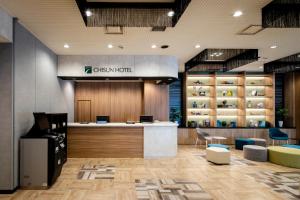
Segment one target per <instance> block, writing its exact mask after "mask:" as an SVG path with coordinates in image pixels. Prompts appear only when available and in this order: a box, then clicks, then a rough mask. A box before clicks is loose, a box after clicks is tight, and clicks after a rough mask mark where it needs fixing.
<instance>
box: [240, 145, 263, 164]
mask: <svg viewBox="0 0 300 200" xmlns="http://www.w3.org/2000/svg"><path fill="white" fill-rule="evenodd" d="M243 153H244V158H245V159H248V160H253V161H258V162H266V161H267V160H268V149H267V148H266V147H262V146H257V145H245V146H244V150H243Z"/></svg>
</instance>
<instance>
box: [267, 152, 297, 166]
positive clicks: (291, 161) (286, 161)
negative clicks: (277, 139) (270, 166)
mask: <svg viewBox="0 0 300 200" xmlns="http://www.w3.org/2000/svg"><path fill="white" fill-rule="evenodd" d="M268 154H269V161H270V162H272V163H275V164H278V165H282V166H286V167H293V168H298V169H300V149H294V148H288V147H280V146H271V147H268Z"/></svg>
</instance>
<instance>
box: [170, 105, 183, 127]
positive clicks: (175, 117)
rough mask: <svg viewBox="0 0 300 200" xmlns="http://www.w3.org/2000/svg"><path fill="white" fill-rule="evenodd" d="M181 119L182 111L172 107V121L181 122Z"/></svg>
mask: <svg viewBox="0 0 300 200" xmlns="http://www.w3.org/2000/svg"><path fill="white" fill-rule="evenodd" d="M180 118H181V114H180V110H179V109H178V108H175V107H172V108H171V109H170V121H171V122H177V123H178V122H179V121H180Z"/></svg>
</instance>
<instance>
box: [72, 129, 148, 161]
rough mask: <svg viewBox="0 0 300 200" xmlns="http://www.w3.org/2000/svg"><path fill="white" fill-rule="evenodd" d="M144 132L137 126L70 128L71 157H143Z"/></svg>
mask: <svg viewBox="0 0 300 200" xmlns="http://www.w3.org/2000/svg"><path fill="white" fill-rule="evenodd" d="M143 156H144V133H143V128H142V127H140V128H139V127H135V128H118V127H116V128H114V127H112V128H107V127H105V128H99V127H97V128H80V127H78V128H68V157H70V158H142V157H143Z"/></svg>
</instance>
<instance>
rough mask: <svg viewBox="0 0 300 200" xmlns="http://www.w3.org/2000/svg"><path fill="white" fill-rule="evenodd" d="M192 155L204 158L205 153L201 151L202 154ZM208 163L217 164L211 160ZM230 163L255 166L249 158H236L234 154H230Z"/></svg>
mask: <svg viewBox="0 0 300 200" xmlns="http://www.w3.org/2000/svg"><path fill="white" fill-rule="evenodd" d="M194 156H196V157H197V158H201V159H204V160H206V154H205V153H203V154H195V155H194ZM209 164H210V165H217V164H214V163H212V162H209ZM230 165H248V166H256V164H255V163H254V162H252V161H250V160H247V159H243V158H238V157H235V156H231V157H230Z"/></svg>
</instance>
